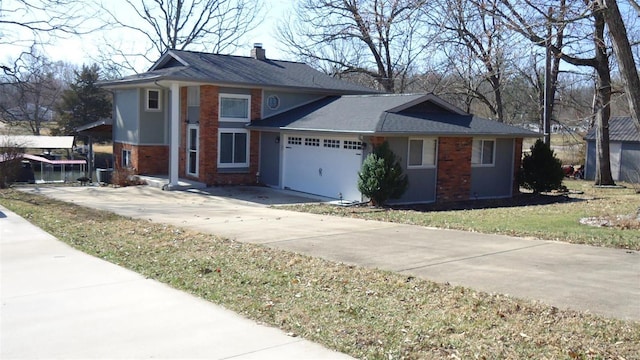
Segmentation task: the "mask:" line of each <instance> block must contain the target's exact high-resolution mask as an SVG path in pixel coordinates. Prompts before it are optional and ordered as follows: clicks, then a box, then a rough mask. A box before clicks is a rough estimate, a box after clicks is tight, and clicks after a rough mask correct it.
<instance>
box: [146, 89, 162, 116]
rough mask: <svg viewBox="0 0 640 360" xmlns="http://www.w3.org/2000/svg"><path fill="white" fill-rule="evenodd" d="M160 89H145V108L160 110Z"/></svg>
mask: <svg viewBox="0 0 640 360" xmlns="http://www.w3.org/2000/svg"><path fill="white" fill-rule="evenodd" d="M160 105H161V104H160V90H156V89H147V101H146V103H145V110H149V111H160V109H161V108H160Z"/></svg>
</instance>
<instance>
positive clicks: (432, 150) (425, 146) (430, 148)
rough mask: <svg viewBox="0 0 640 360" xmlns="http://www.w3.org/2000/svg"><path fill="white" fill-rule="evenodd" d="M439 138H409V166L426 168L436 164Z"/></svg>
mask: <svg viewBox="0 0 640 360" xmlns="http://www.w3.org/2000/svg"><path fill="white" fill-rule="evenodd" d="M437 145H438V140H436V139H414V138H410V139H409V154H408V156H407V159H408V161H407V168H425V167H434V166H435V165H436V153H437Z"/></svg>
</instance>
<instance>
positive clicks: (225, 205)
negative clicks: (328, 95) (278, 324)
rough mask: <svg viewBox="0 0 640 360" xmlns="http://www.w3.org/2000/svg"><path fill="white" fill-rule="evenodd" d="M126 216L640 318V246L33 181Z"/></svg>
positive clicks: (280, 199) (242, 197)
mask: <svg viewBox="0 0 640 360" xmlns="http://www.w3.org/2000/svg"><path fill="white" fill-rule="evenodd" d="M25 191H32V192H35V193H39V194H42V195H46V196H50V197H53V198H57V199H60V200H63V201H68V202H73V203H76V204H79V205H83V206H89V207H93V208H98V209H103V210H108V211H112V212H115V213H118V214H121V215H125V216H130V217H134V218H140V219H148V220H151V221H155V222H161V223H167V224H172V225H177V226H182V227H187V228H190V229H194V230H198V231H202V232H208V233H213V234H217V235H221V236H226V237H228V238H231V239H235V240H237V241H244V242H252V243H260V244H265V245H268V246H271V247H274V248H280V249H284V250H288V251H296V252H300V253H304V254H308V255H311V256H318V257H323V258H325V259H329V260H332V261H338V262H344V263H349V264H355V265H361V266H367V267H371V268H380V269H385V270H390V271H395V272H399V273H403V274H407V275H413V276H418V277H422V278H426V279H430V280H434V281H438V282H449V283H451V284H454V285H462V286H466V287H470V288H473V289H477V290H481V291H487V292H496V293H502V294H508V295H511V296H515V297H520V298H526V299H533V300H538V301H541V302H544V303H546V304H549V305H553V306H556V307H559V308H564V309H574V310H579V311H589V312H592V313H596V314H601V315H605V316H609V317H616V318H620V319H629V320H636V321H640V253H639V252H637V251H627V250H621V249H609V248H598V247H592V246H586V245H573V244H566V243H560V242H553V241H543V240H535V239H523V238H516V237H509V236H502V235H489V234H479V233H471V232H464V231H452V230H440V229H432V228H425V227H420V226H410V225H399V224H393V223H386V222H378V221H366V220H359V219H350V218H340V217H332V216H321V215H313V214H305V213H298V212H292V211H285V210H280V209H273V208H269V207H268V205H270V204H277V203H299V202H303V201H310V200H309V199H304V198H301V197H299V196H295V195H292V193H291V192H283V191H279V190H273V189H267V188H252V187H222V188H211V189H207V191H208V192H186V191H174V192H163V191H161V190H158V189H154V188H150V187H144V186H142V187H128V188H117V189H116V188H95V187H67V188H65V187H51V188H30V189H25Z"/></svg>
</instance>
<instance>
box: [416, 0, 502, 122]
mask: <svg viewBox="0 0 640 360" xmlns="http://www.w3.org/2000/svg"><path fill="white" fill-rule="evenodd" d="M495 2H496V0H476V1H468V0H441V1H440V2H439V4H438V6H437V9H428V10H427V11H426V15H427V16H429V17H430V23H431V26H434V27H440V28H441V29H442V30H443V31H442V32H441V37H440V39H441V43H442V44H443V46H445V47H447V48H448V49H450V50H448V52H449V55H448V56H447V58H448V60H449V62H450V63H451V65H452V66H454V67H468V69H469V70H471V71H472V72H473V74H469V75H471V76H473V77H477V78H481V79H482V80H483V83H484V84H473V83H472V82H468V85H470V86H467V87H466V88H465V89H463V91H464V92H465V93H467V95H469V96H472V97H473V98H475V99H476V100H479V101H480V102H482V103H483V104H484V105H485V106H486V107H487V108H488V109H489V110H490V112H491V117H493V118H495V119H497V120H498V121H504V120H505V114H504V102H503V93H502V91H503V81H504V79H505V77H507V76H508V72H509V69H508V67H509V64H510V63H512V62H513V59H512V58H511V55H512V54H511V51H512V50H513V48H514V42H513V41H511V35H512V33H511V32H509V31H507V30H508V29H507V28H506V27H505V26H504V25H503V24H502V19H501V18H500V17H499V16H496V15H495V14H494V13H493V12H491V11H490V9H491V8H493V7H494V6H495ZM459 63H461V64H459ZM478 85H480V86H478ZM483 85H484V86H483ZM487 86H488V89H489V92H487V91H486V90H487Z"/></svg>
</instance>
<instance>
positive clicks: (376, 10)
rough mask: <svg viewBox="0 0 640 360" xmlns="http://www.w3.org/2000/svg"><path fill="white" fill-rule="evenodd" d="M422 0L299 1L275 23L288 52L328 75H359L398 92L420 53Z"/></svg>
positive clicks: (424, 35)
mask: <svg viewBox="0 0 640 360" xmlns="http://www.w3.org/2000/svg"><path fill="white" fill-rule="evenodd" d="M425 3H426V0H300V1H298V2H296V7H295V16H296V18H295V19H294V21H292V22H290V23H288V24H284V25H282V26H280V28H279V32H280V33H281V34H282V35H281V40H282V42H283V43H284V44H285V45H286V46H287V48H288V49H289V51H290V52H291V53H292V54H295V55H297V56H298V57H299V58H301V59H303V60H304V61H307V62H309V63H312V64H316V65H319V66H320V67H321V68H324V70H325V71H327V72H329V73H333V74H348V73H358V74H364V75H367V76H368V77H370V78H372V79H374V80H375V83H376V84H377V85H378V87H379V88H381V89H383V90H384V91H387V92H403V91H404V90H405V89H406V88H407V87H408V86H409V83H408V80H409V78H410V77H411V75H412V73H413V72H414V71H415V66H416V61H417V59H419V58H420V57H421V56H422V54H423V53H424V51H425V49H426V47H425V46H424V43H421V44H418V41H420V42H423V41H424V39H425V38H427V36H426V34H424V33H420V32H422V31H425V28H424V27H422V26H420V15H421V13H420V8H421V7H422V6H424V4H425Z"/></svg>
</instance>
